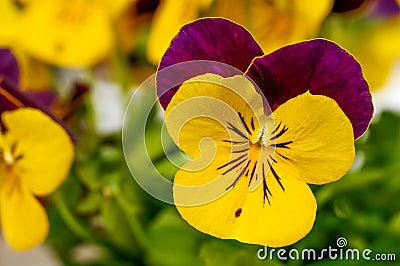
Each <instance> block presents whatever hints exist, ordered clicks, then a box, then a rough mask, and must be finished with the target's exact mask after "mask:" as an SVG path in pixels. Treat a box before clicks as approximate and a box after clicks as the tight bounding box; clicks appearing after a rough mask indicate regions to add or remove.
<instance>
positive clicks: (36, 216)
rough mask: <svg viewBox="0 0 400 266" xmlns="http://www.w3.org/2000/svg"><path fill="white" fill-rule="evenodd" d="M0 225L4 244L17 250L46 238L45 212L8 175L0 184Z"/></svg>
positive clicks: (23, 186)
mask: <svg viewBox="0 0 400 266" xmlns="http://www.w3.org/2000/svg"><path fill="white" fill-rule="evenodd" d="M0 224H1V226H2V229H3V234H4V237H5V239H6V241H7V243H8V244H9V245H10V246H11V247H12V248H13V249H15V250H18V251H23V250H27V249H30V248H33V247H35V246H37V245H39V244H40V243H42V242H43V241H44V240H45V239H46V237H47V234H48V230H49V223H48V218H47V214H46V211H45V210H44V208H43V206H42V205H41V204H40V203H39V202H38V200H37V199H36V198H35V197H34V196H33V194H32V192H31V191H30V190H29V187H28V185H27V184H26V182H25V181H24V180H23V179H20V178H19V177H17V176H10V175H9V176H7V179H6V180H3V182H2V183H1V187H0Z"/></svg>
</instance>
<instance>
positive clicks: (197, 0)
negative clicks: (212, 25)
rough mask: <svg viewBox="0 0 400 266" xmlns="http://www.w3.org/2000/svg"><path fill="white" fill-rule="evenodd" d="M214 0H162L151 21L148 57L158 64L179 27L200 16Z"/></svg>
mask: <svg viewBox="0 0 400 266" xmlns="http://www.w3.org/2000/svg"><path fill="white" fill-rule="evenodd" d="M212 1H213V0H180V1H176V0H161V1H160V4H159V6H158V8H157V10H156V12H155V14H154V18H153V21H152V23H151V29H150V33H149V38H148V41H147V58H148V60H149V61H150V62H151V63H152V64H154V65H158V63H159V62H160V59H161V57H162V55H163V54H164V52H165V51H166V50H167V48H168V46H169V43H170V42H171V40H172V38H173V37H174V36H175V35H176V34H177V33H178V31H179V29H180V28H181V27H182V26H183V25H185V24H187V23H189V22H191V21H193V20H195V19H196V18H198V17H199V16H200V12H201V11H202V10H203V11H204V10H206V9H207V8H208V7H209V6H210V4H211V2H212Z"/></svg>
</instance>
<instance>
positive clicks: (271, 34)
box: [147, 0, 333, 65]
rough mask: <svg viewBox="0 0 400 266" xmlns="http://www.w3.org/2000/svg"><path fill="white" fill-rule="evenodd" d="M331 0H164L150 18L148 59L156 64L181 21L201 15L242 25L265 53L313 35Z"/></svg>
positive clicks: (184, 21) (314, 35) (329, 7)
mask: <svg viewBox="0 0 400 266" xmlns="http://www.w3.org/2000/svg"><path fill="white" fill-rule="evenodd" d="M332 5H333V0H328V1H318V0H303V1H300V0H279V1H278V0H238V1H230V0H196V1H189V0H184V1H174V0H163V1H161V3H160V5H159V7H158V8H157V10H156V13H155V17H154V19H153V21H152V24H151V27H150V33H149V40H148V46H147V57H148V60H149V61H150V62H151V63H153V64H155V65H157V64H158V63H159V62H160V59H161V56H162V55H163V54H164V52H165V50H166V49H167V47H168V45H169V43H170V42H171V40H172V38H173V37H174V36H175V35H176V33H177V32H178V29H179V28H181V27H182V26H183V25H184V24H187V23H189V22H191V21H192V20H194V19H196V18H198V17H202V16H212V17H224V18H228V19H230V20H232V21H234V22H236V23H238V24H241V25H243V26H245V27H246V28H247V29H248V30H249V31H250V32H251V33H252V34H253V35H254V37H255V38H256V39H257V40H258V41H259V43H260V46H261V47H262V48H263V50H264V52H265V53H270V52H272V51H274V50H276V49H278V48H280V47H282V46H284V45H287V44H291V43H295V42H299V41H302V40H305V39H310V38H313V37H316V36H317V34H318V32H319V29H320V26H321V23H322V22H323V20H324V19H325V17H326V16H327V15H328V14H329V12H330V10H331V9H332Z"/></svg>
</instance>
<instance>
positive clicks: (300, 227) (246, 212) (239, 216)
mask: <svg viewBox="0 0 400 266" xmlns="http://www.w3.org/2000/svg"><path fill="white" fill-rule="evenodd" d="M277 171H280V173H281V176H282V180H281V183H282V185H283V186H284V189H285V190H284V191H283V190H282V188H281V187H280V185H279V183H278V182H277V181H276V179H275V177H274V176H273V174H272V173H271V172H270V173H269V174H268V175H267V177H266V184H267V186H268V190H269V191H270V193H271V194H272V196H271V195H270V194H267V197H268V199H267V198H266V197H265V192H264V187H263V186H258V188H257V189H256V190H254V191H251V192H250V191H249V187H248V185H249V176H247V177H246V176H242V177H241V178H240V180H239V181H238V183H237V184H236V185H235V186H234V187H233V188H232V189H230V190H229V191H228V192H227V193H226V194H225V195H224V196H222V197H220V198H218V199H216V200H214V201H211V202H208V203H205V204H202V205H197V206H179V205H177V209H178V211H179V213H180V214H181V216H182V217H183V218H184V219H185V220H186V221H187V222H188V223H189V224H190V225H192V226H193V227H195V228H196V229H198V230H199V231H201V232H204V233H207V234H210V235H213V236H215V237H218V238H224V239H237V240H239V241H241V242H244V243H250V244H259V245H268V246H270V247H280V246H286V245H290V244H292V243H295V242H297V241H298V240H300V239H301V238H303V237H304V236H305V235H306V234H307V233H308V232H309V231H310V230H311V228H312V225H313V223H314V220H315V213H316V208H317V206H316V202H315V198H314V196H313V194H312V192H311V190H310V189H309V187H308V186H307V184H306V183H305V182H304V181H301V180H299V179H298V178H297V177H295V176H293V174H294V173H295V172H290V171H284V169H279V170H278V169H277ZM203 174H204V175H207V174H208V173H207V172H204V173H203ZM236 174H237V173H236ZM198 175H199V176H200V174H198ZM195 177H196V176H193V175H192V174H191V173H188V172H184V171H179V172H178V173H177V175H176V177H175V180H174V183H175V185H174V200H175V203H179V202H184V201H187V200H188V199H190V201H195V200H196V199H201V195H202V194H201V193H199V194H196V193H193V191H192V193H185V192H187V191H185V190H184V189H182V187H181V186H179V185H180V184H186V185H187V184H188V183H190V180H195V179H196V178H195ZM258 178H261V176H258ZM216 185H217V188H214V190H216V189H218V186H219V189H220V190H223V189H226V188H227V186H226V184H223V182H221V183H219V184H216ZM205 193H206V192H205V191H204V193H203V194H205ZM266 193H269V192H266Z"/></svg>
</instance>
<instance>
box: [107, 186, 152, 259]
mask: <svg viewBox="0 0 400 266" xmlns="http://www.w3.org/2000/svg"><path fill="white" fill-rule="evenodd" d="M118 190H119V189H118ZM115 192H116V191H114V196H115V199H116V203H117V204H118V206H119V207H120V208H121V209H122V210H123V212H124V214H125V217H126V219H127V221H128V225H129V228H130V229H131V231H132V233H133V236H134V237H135V238H136V241H137V244H138V246H139V247H140V248H141V249H142V250H143V251H145V250H148V248H149V246H150V244H149V242H148V240H147V236H146V232H145V231H144V229H143V226H142V224H141V223H140V221H139V219H138V217H137V209H136V208H133V207H132V206H131V205H129V204H128V203H127V202H126V201H125V200H124V198H123V197H122V195H121V193H120V191H117V192H116V193H115Z"/></svg>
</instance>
